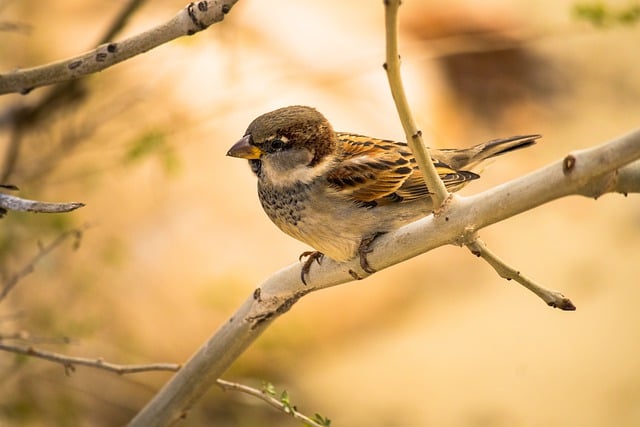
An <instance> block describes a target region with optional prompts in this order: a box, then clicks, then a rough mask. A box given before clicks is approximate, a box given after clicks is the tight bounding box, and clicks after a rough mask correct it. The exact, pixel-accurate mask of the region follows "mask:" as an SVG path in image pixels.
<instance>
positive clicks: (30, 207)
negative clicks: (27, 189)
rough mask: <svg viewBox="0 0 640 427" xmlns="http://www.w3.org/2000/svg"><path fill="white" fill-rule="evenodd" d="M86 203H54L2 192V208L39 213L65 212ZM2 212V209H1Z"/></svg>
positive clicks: (0, 201)
mask: <svg viewBox="0 0 640 427" xmlns="http://www.w3.org/2000/svg"><path fill="white" fill-rule="evenodd" d="M83 206H84V203H80V202H70V203H52V202H41V201H38V200H29V199H23V198H21V197H16V196H10V195H8V194H4V193H0V210H4V211H8V210H9V211H19V212H38V213H63V212H70V211H73V210H76V209H78V208H81V207H83ZM0 212H1V211H0ZM0 216H2V215H0Z"/></svg>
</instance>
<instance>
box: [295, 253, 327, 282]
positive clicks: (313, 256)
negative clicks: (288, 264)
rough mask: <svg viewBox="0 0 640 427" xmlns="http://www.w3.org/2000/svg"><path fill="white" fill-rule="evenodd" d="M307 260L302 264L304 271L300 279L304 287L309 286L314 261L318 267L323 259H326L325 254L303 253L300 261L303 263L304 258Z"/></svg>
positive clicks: (301, 272)
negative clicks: (308, 281) (308, 280)
mask: <svg viewBox="0 0 640 427" xmlns="http://www.w3.org/2000/svg"><path fill="white" fill-rule="evenodd" d="M305 257H306V258H307V259H306V260H304V264H302V270H301V271H300V279H301V280H302V283H303V284H304V285H306V284H307V277H308V276H309V270H310V269H311V264H313V261H315V262H317V263H318V265H320V263H321V262H322V258H324V254H323V253H322V252H318V251H307V252H302V253H301V254H300V256H299V257H298V260H300V262H302V258H305Z"/></svg>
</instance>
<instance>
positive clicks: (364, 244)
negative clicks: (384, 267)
mask: <svg viewBox="0 0 640 427" xmlns="http://www.w3.org/2000/svg"><path fill="white" fill-rule="evenodd" d="M383 234H384V233H375V234H374V235H372V236H369V237H365V238H364V239H362V241H361V242H360V247H359V248H358V255H360V267H362V269H363V270H364V271H366V272H367V273H369V274H373V273H375V272H376V270H375V269H374V268H372V267H371V266H370V265H369V261H367V254H368V253H371V251H373V249H371V244H372V243H373V241H374V240H376V239H377V238H378V237H379V236H382V235H383Z"/></svg>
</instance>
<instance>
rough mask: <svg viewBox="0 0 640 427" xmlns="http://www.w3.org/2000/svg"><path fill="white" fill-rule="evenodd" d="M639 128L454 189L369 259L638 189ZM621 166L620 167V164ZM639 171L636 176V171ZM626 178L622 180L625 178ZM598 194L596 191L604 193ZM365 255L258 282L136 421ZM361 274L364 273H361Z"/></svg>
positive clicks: (181, 396) (342, 278) (186, 400)
mask: <svg viewBox="0 0 640 427" xmlns="http://www.w3.org/2000/svg"><path fill="white" fill-rule="evenodd" d="M639 158H640V130H638V131H635V132H632V133H630V134H628V135H625V136H623V137H620V138H618V139H616V140H614V141H611V142H610V143H607V144H604V145H601V146H599V147H595V148H591V149H587V150H582V151H578V152H575V153H572V154H570V155H568V156H567V157H566V158H565V159H563V160H560V161H556V162H554V163H552V164H551V165H549V166H546V167H544V168H542V169H539V170H538V171H535V172H533V173H531V174H529V175H526V176H523V177H521V178H518V179H515V180H513V181H510V182H508V183H505V184H503V185H500V186H498V187H495V188H492V189H490V190H488V191H485V192H483V193H480V194H477V195H475V196H471V197H460V196H454V197H453V198H452V200H451V203H447V204H446V205H445V207H444V209H443V211H442V212H441V214H440V215H438V216H437V217H434V216H433V215H429V216H428V217H426V218H423V219H421V220H419V221H416V222H414V223H412V224H409V225H407V226H405V227H402V228H400V229H399V230H396V231H394V232H391V233H388V234H385V235H383V236H380V237H379V238H378V239H376V241H375V242H374V244H373V249H374V251H373V252H372V253H370V254H369V255H368V261H369V262H370V264H371V265H372V267H373V268H375V269H376V270H381V269H383V268H386V267H389V266H391V265H394V264H397V263H399V262H402V261H404V260H407V259H409V258H412V257H414V256H416V255H419V254H421V253H424V252H427V251H430V250H432V249H434V248H437V247H440V246H443V245H446V244H462V243H465V241H464V236H466V235H468V233H470V232H471V233H472V232H475V231H477V230H479V229H481V228H484V227H486V226H489V225H491V224H495V223H496V222H499V221H502V220H505V219H507V218H510V217H512V216H515V215H517V214H519V213H521V212H524V211H526V210H529V209H533V208H535V207H537V206H539V205H541V204H543V203H547V202H550V201H552V200H555V199H558V198H560V197H564V196H568V195H572V194H588V195H589V196H594V192H599V194H603V193H604V192H612V191H620V189H621V186H624V190H625V192H632V191H633V192H640V173H638V172H639V171H640V168H639V167H638V164H637V163H634V164H632V165H630V166H625V165H627V164H629V163H630V162H632V161H634V160H637V159H639ZM618 169H620V170H618ZM632 175H634V176H635V180H634V179H633V178H632V177H631V176H632ZM621 177H624V180H623V179H621ZM599 194H598V195H599ZM350 270H353V271H361V269H360V265H359V260H354V261H350V262H347V263H342V264H338V263H335V262H333V261H331V260H330V259H327V258H326V257H325V260H324V261H323V263H322V264H321V265H314V267H313V268H312V269H311V271H310V274H309V279H308V283H309V285H308V286H304V285H302V283H301V282H300V264H298V263H296V264H292V265H290V266H288V267H286V268H284V269H282V270H280V271H279V272H277V273H275V274H274V275H273V276H271V277H270V278H269V279H267V280H266V281H265V282H264V283H262V284H261V285H260V287H258V288H257V289H256V290H255V291H254V292H253V294H252V295H251V296H250V297H249V298H248V299H247V300H246V301H245V302H244V303H243V304H242V306H240V308H239V309H238V310H237V311H236V312H235V313H234V314H233V316H232V317H231V318H230V319H229V320H228V321H227V322H225V323H224V324H223V325H222V326H221V328H220V329H219V330H218V331H217V332H216V333H215V334H214V335H213V336H212V337H211V338H210V339H209V341H208V342H207V343H205V344H204V345H203V346H202V347H201V348H200V349H199V350H198V351H197V352H196V353H195V354H194V355H193V356H192V358H191V359H190V360H189V361H188V362H187V363H186V364H185V365H184V367H183V368H182V369H181V370H180V371H179V372H178V373H177V374H176V375H175V376H174V377H173V378H172V379H171V381H169V383H167V384H166V385H165V386H164V388H163V389H162V390H161V391H160V392H159V393H158V394H157V395H156V396H155V397H154V398H153V400H152V401H151V402H150V403H149V404H148V405H147V406H146V407H145V408H144V409H143V410H142V411H141V412H140V413H139V414H138V415H137V416H136V417H135V418H134V419H133V420H132V421H131V424H130V425H132V426H162V425H170V424H174V423H176V422H177V421H178V420H180V419H181V418H182V417H184V416H186V413H187V411H188V410H189V408H191V407H192V406H193V405H194V404H195V402H196V401H197V400H198V399H200V397H201V396H202V395H204V393H205V392H206V391H207V390H208V389H209V388H210V387H211V386H212V385H214V384H215V383H216V381H217V379H218V378H219V377H220V375H221V374H222V373H223V372H224V371H225V370H226V369H227V368H228V367H229V365H231V363H232V362H233V361H234V360H236V359H237V358H238V356H239V355H240V354H241V353H242V352H243V351H244V350H245V349H246V348H247V347H248V346H249V345H250V344H251V343H252V342H253V341H254V340H255V339H256V338H257V337H258V336H259V335H260V334H261V333H262V331H264V330H265V329H266V328H267V327H268V326H269V324H270V323H271V322H273V321H274V320H275V319H276V318H277V317H278V316H280V315H281V314H283V313H285V312H287V311H288V310H289V309H290V308H291V307H292V306H293V304H295V303H296V302H297V301H298V300H299V299H300V298H301V297H303V296H304V295H306V294H308V293H309V292H312V291H316V290H319V289H323V288H327V287H330V286H335V285H339V284H341V283H346V282H349V281H351V280H352V276H351V274H350V273H349V272H350ZM361 275H362V276H366V273H364V272H362V273H361Z"/></svg>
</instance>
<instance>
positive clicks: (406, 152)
mask: <svg viewBox="0 0 640 427" xmlns="http://www.w3.org/2000/svg"><path fill="white" fill-rule="evenodd" d="M337 137H338V140H339V141H340V142H342V144H341V145H340V147H341V148H342V153H340V163H339V164H338V166H337V167H336V168H335V169H334V170H332V171H331V172H330V173H329V175H328V177H327V180H328V181H329V184H330V185H331V186H332V187H333V188H334V190H336V191H338V192H340V193H342V194H344V196H345V197H347V198H349V199H351V200H353V201H354V202H356V203H359V204H362V205H364V206H375V205H378V204H390V203H400V202H406V201H411V200H417V199H420V198H424V197H427V196H429V191H428V189H427V187H426V185H425V182H424V180H423V178H422V173H421V172H420V171H419V170H418V166H417V164H416V162H415V159H414V157H413V155H412V154H411V151H410V149H409V147H408V146H407V144H405V143H402V142H395V141H389V140H381V139H375V138H370V137H366V136H362V135H356V134H350V133H340V132H339V133H337ZM434 164H435V165H436V169H437V170H438V173H439V175H440V178H441V179H442V180H443V181H444V183H445V185H446V186H447V188H448V189H449V190H451V191H456V190H458V189H460V188H461V187H462V186H463V185H464V184H465V183H466V182H468V181H470V180H473V179H476V178H478V177H479V176H478V175H476V174H474V173H473V172H468V171H456V170H454V169H452V168H451V167H449V166H448V165H446V164H445V163H443V162H441V161H438V160H435V161H434Z"/></svg>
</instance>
